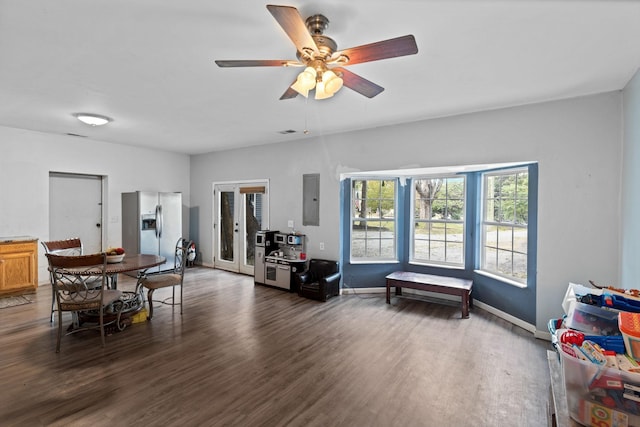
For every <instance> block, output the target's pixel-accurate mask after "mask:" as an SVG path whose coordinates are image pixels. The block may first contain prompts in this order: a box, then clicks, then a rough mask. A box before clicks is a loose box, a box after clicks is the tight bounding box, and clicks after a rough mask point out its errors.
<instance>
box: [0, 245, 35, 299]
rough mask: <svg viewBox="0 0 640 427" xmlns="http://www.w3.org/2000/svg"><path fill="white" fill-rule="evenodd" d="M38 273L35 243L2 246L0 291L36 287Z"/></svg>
mask: <svg viewBox="0 0 640 427" xmlns="http://www.w3.org/2000/svg"><path fill="white" fill-rule="evenodd" d="M36 274H37V267H36V251H35V244H30V243H20V244H15V245H6V246H4V245H3V247H2V248H0V292H2V293H10V292H12V291H18V290H21V289H35V288H36V286H37V277H36Z"/></svg>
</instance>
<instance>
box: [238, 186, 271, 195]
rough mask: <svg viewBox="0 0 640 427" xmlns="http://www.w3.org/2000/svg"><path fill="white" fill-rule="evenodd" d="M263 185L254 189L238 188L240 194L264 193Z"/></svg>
mask: <svg viewBox="0 0 640 427" xmlns="http://www.w3.org/2000/svg"><path fill="white" fill-rule="evenodd" d="M266 192H267V191H266V189H265V187H264V185H261V186H255V187H240V194H250V193H251V194H253V193H262V194H264V193H266Z"/></svg>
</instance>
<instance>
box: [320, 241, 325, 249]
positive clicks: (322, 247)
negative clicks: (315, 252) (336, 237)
mask: <svg viewBox="0 0 640 427" xmlns="http://www.w3.org/2000/svg"><path fill="white" fill-rule="evenodd" d="M320 250H321V251H324V242H320Z"/></svg>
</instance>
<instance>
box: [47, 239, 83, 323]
mask: <svg viewBox="0 0 640 427" xmlns="http://www.w3.org/2000/svg"><path fill="white" fill-rule="evenodd" d="M41 243H42V246H44V253H45V254H56V255H67V256H77V255H82V242H81V241H80V238H78V237H74V238H72V239H65V240H51V241H49V242H41ZM51 283H53V278H51ZM55 311H56V292H55V290H54V289H53V286H52V287H51V315H50V317H49V322H50V323H53V313H54V312H55Z"/></svg>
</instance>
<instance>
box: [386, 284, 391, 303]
mask: <svg viewBox="0 0 640 427" xmlns="http://www.w3.org/2000/svg"><path fill="white" fill-rule="evenodd" d="M387 304H391V284H390V283H389V280H387Z"/></svg>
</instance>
